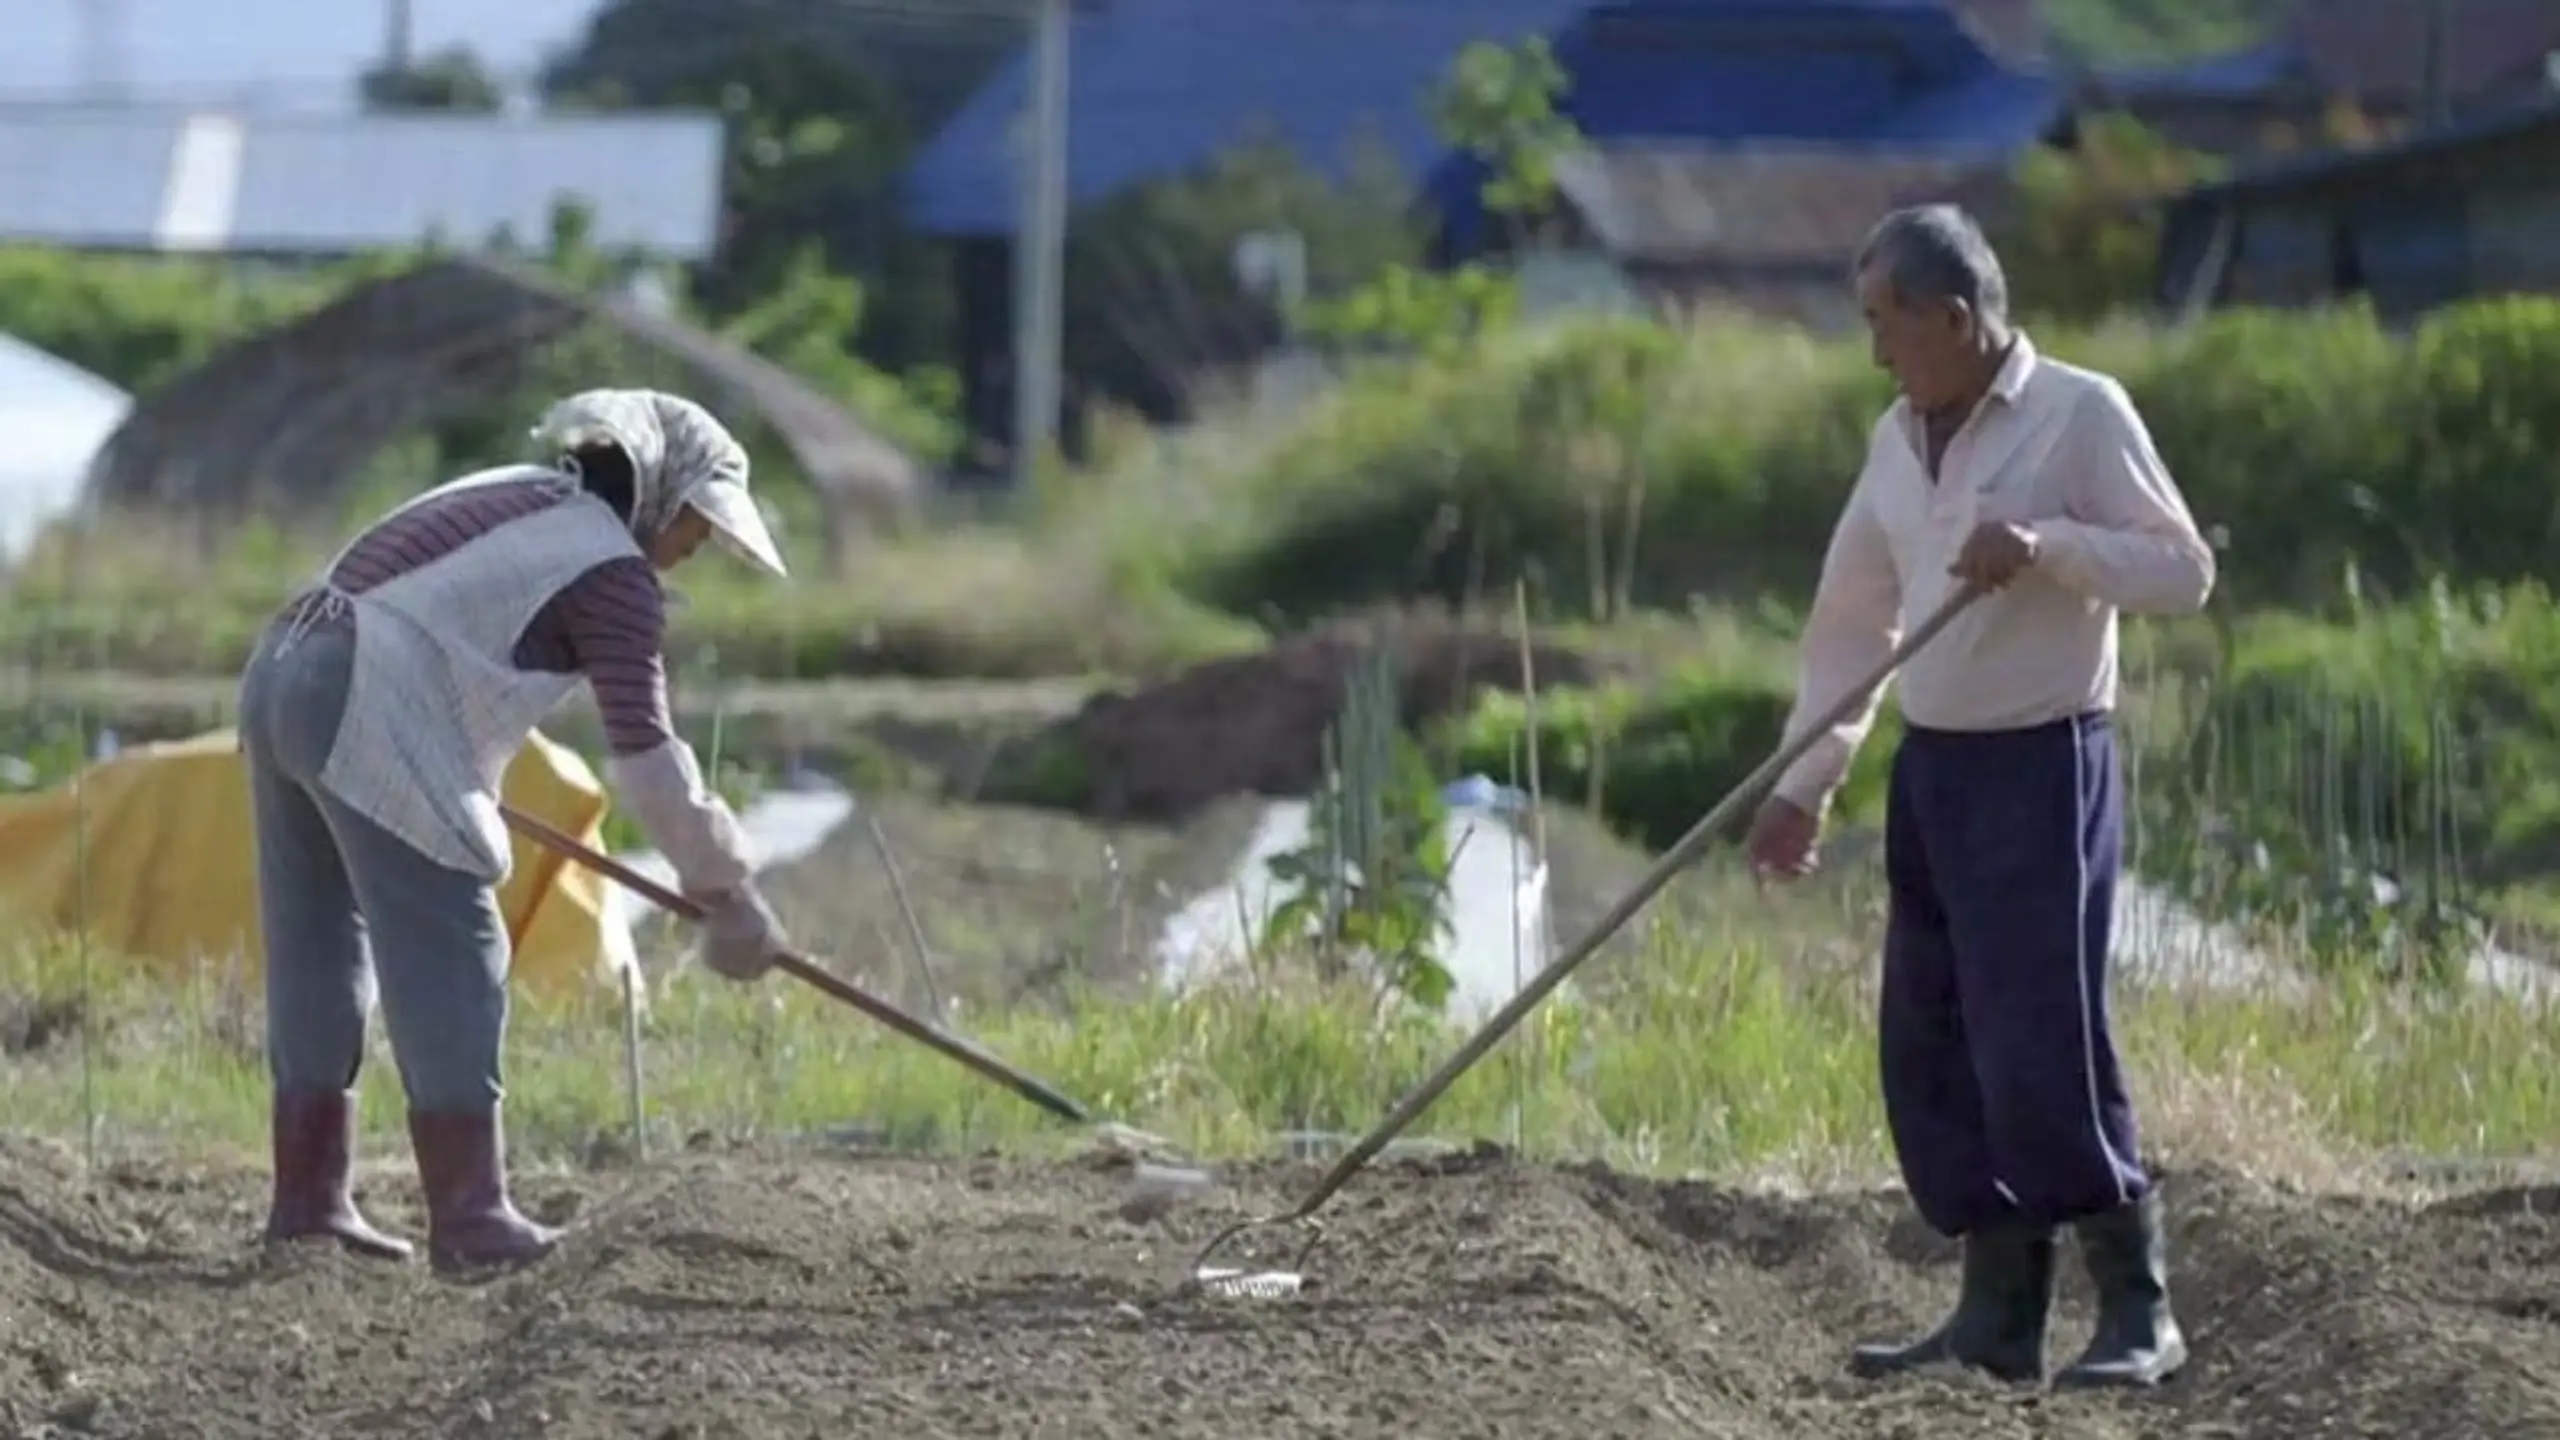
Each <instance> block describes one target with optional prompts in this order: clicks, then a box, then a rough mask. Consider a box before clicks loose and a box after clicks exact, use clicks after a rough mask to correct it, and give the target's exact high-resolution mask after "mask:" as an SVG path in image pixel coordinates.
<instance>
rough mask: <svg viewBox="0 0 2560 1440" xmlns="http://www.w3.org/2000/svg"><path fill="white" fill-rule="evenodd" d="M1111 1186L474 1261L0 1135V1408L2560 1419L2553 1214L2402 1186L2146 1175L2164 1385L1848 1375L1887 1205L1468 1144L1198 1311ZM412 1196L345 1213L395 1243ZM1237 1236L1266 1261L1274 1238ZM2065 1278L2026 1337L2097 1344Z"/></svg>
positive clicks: (385, 1421)
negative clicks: (383, 1227)
mask: <svg viewBox="0 0 2560 1440" xmlns="http://www.w3.org/2000/svg"><path fill="white" fill-rule="evenodd" d="M1308 1179H1309V1172H1308V1171H1307V1170H1306V1169H1305V1168H1303V1167H1270V1168H1264V1169H1258V1170H1255V1171H1253V1172H1251V1173H1248V1174H1244V1175H1241V1176H1236V1177H1230V1181H1231V1183H1230V1185H1229V1187H1228V1188H1226V1189H1222V1190H1221V1191H1219V1192H1218V1193H1217V1194H1216V1195H1215V1196H1213V1197H1211V1198H1210V1199H1208V1200H1205V1201H1203V1202H1201V1203H1199V1204H1197V1205H1194V1206H1189V1207H1186V1208H1183V1209H1179V1210H1176V1211H1174V1212H1173V1213H1171V1214H1169V1215H1165V1216H1160V1217H1147V1216H1143V1215H1141V1216H1137V1217H1136V1218H1132V1216H1131V1215H1130V1214H1127V1213H1124V1210H1126V1208H1127V1206H1126V1202H1127V1200H1128V1198H1129V1196H1130V1194H1131V1191H1130V1189H1129V1186H1128V1184H1127V1182H1126V1179H1125V1176H1123V1175H1121V1174H1115V1173H1113V1172H1111V1171H1109V1170H1106V1169H1104V1168H1101V1167H1099V1166H1098V1165H1097V1166H1078V1165H1071V1164H1044V1165H1032V1164H1027V1163H1016V1162H1008V1161H993V1160H989V1161H983V1162H977V1163H965V1162H955V1163H949V1164H927V1163H923V1162H911V1161H886V1160H840V1159H839V1160H828V1159H814V1158H811V1157H809V1156H806V1155H802V1156H796V1157H793V1156H775V1157H738V1156H715V1155H709V1154H697V1155H688V1156H684V1157H680V1158H677V1159H673V1160H670V1161H668V1162H665V1163H664V1164H661V1165H656V1166H652V1167H650V1168H648V1169H645V1170H641V1171H638V1172H623V1173H617V1174H605V1175H586V1176H577V1177H570V1178H566V1179H559V1180H539V1179H537V1180H534V1181H531V1182H529V1183H526V1184H524V1185H523V1186H522V1187H521V1188H522V1189H523V1191H524V1193H525V1196H526V1198H527V1200H528V1203H529V1204H530V1205H531V1206H532V1207H534V1208H537V1209H540V1210H544V1211H548V1212H550V1213H551V1214H553V1215H555V1216H557V1215H563V1214H568V1215H571V1217H572V1223H573V1224H574V1225H575V1227H576V1228H575V1231H574V1238H573V1239H572V1241H571V1243H570V1244H569V1246H568V1247H567V1248H566V1249H565V1250H564V1251H563V1252H562V1253H561V1254H560V1255H559V1256H557V1257H555V1258H554V1260H553V1261H552V1262H551V1263H550V1264H548V1265H547V1266H544V1267H542V1268H539V1269H536V1270H533V1271H529V1272H526V1273H523V1274H519V1275H515V1276H512V1277H507V1278H502V1279H498V1280H494V1281H490V1282H485V1283H480V1284H460V1283H452V1282H445V1281H439V1280H436V1279H433V1278H430V1277H429V1276H428V1275H427V1274H426V1272H425V1271H424V1269H423V1267H419V1266H412V1267H409V1268H405V1269H403V1268H394V1267H385V1266H382V1265H379V1264H367V1263H364V1262H359V1261H355V1260H352V1259H349V1258H346V1257H343V1256H340V1255H337V1254H335V1253H333V1252H326V1251H322V1252H306V1253H300V1254H293V1255H287V1256H281V1257H261V1256H260V1255H259V1254H257V1253H256V1252H255V1250H254V1249H253V1248H252V1247H251V1246H249V1245H248V1244H246V1243H245V1242H244V1238H243V1237H245V1236H246V1235H248V1234H249V1233H250V1232H251V1231H252V1230H253V1228H254V1226H255V1223H256V1220H257V1217H258V1207H259V1202H260V1200H261V1190H260V1182H259V1177H258V1176H257V1175H256V1174H255V1173H254V1172H229V1173H209V1172H203V1171H194V1170H187V1169H180V1168H173V1167H147V1166H145V1167H126V1168H123V1169H120V1170H117V1171H115V1172H113V1173H110V1174H107V1175H105V1176H102V1177H101V1178H100V1179H99V1180H97V1181H96V1182H95V1183H94V1184H89V1183H84V1182H82V1181H81V1180H80V1179H79V1178H78V1171H77V1168H76V1166H74V1165H72V1164H71V1163H69V1162H68V1161H67V1160H66V1159H65V1158H64V1157H62V1156H61V1155H60V1153H59V1152H58V1151H54V1150H50V1149H45V1148H40V1147H35V1146H29V1145H10V1146H6V1147H0V1422H5V1423H4V1424H0V1434H5V1435H35V1434H66V1435H67V1434H98V1435H112V1436H155V1437H156V1436H167V1437H200V1440H235V1437H237V1440H247V1437H260V1440H284V1437H303V1436H313V1437H317V1436H331V1437H342V1436H355V1435H365V1436H422V1437H423V1436H457V1435H503V1436H510V1437H513V1436H546V1437H571V1440H588V1437H595V1440H602V1437H617V1440H619V1437H633V1436H637V1437H644V1440H645V1437H675V1436H697V1437H710V1436H757V1437H803V1436H806V1437H821V1436H823V1437H837V1436H848V1435H879V1436H887V1437H920V1436H933V1435H1056V1436H1076V1437H1084V1436H1104V1435H1109V1436H1122V1435H1128V1436H1200V1437H1208V1436H1219V1437H1238V1436H1355V1435H1356V1436H1369V1435H1381V1436H1384V1435H1393V1436H1400V1437H1412V1436H1510V1435H1522V1436H1526V1435H1557V1436H1572V1437H1577V1440H1589V1437H1600V1436H1651V1435H1665V1436H1670V1435H1682V1436H1709V1437H1734V1440H1762V1437H1769V1440H1776V1437H1797V1440H1830V1437H1840V1440H1848V1437H1878V1436H1881V1437H1911V1440H1937V1437H1956V1440H1965V1437H1997V1440H2007V1437H2030V1436H2033V1437H2065V1436H2067V1437H2093V1440H2099V1437H2103V1440H2117V1437H2127V1440H2130V1437H2153V1436H2164V1437H2165V1436H2230V1437H2237V1436H2269V1437H2279V1436H2281V1437H2311V1436H2324V1437H2334V1436H2401V1437H2413V1436H2445V1437H2457V1436H2458V1437H2466V1440H2475V1437H2476V1440H2486V1437H2500V1440H2509V1437H2513V1440H2522V1437H2530V1436H2550V1435H2560V1333H2555V1330H2554V1321H2555V1317H2560V1283H2555V1282H2560V1225H2556V1224H2555V1222H2554V1221H2553V1220H2552V1219H2551V1218H2549V1212H2550V1210H2552V1209H2553V1208H2560V1207H2556V1206H2555V1198H2560V1197H2555V1196H2553V1195H2551V1194H2547V1193H2546V1194H2535V1193H2530V1192H2524V1191H2505V1192H2498V1193H2493V1194H2483V1195H2476V1196H2471V1197H2467V1198H2465V1199H2462V1200H2459V1201H2456V1202H2450V1203H2445V1204H2440V1205H2437V1206H2435V1207H2433V1208H2426V1209H2419V1208H2415V1207H2412V1206H2408V1205H2400V1204H2387V1203H2383V1202H2380V1201H2370V1200H2366V1201H2357V1200H2345V1199H2312V1198H2305V1197H2300V1196H2294V1195H2288V1194H2284V1193H2280V1192H2277V1191H2274V1190H2270V1189H2267V1188H2265V1187H2262V1186H2258V1185H2255V1184H2253V1183H2250V1182H2246V1181H2242V1180H2237V1179H2234V1178H2231V1177H2229V1176H2226V1175H2222V1174H2218V1173H2204V1174H2181V1175H2176V1176H2173V1177H2171V1179H2170V1181H2169V1197H2170V1203H2171V1205H2172V1206H2173V1208H2174V1214H2175V1216H2176V1233H2175V1244H2176V1250H2175V1264H2176V1277H2177V1282H2178V1291H2179V1300H2180V1303H2181V1309H2182V1312H2183V1315H2184V1318H2185V1320H2186V1323H2187V1326H2188V1328H2189V1332H2190V1334H2191V1337H2192V1339H2193V1342H2194V1345H2195V1348H2196V1351H2197V1360H2196V1362H2195V1364H2194V1365H2193V1366H2192V1367H2191V1369H2190V1370H2189V1372H2188V1373H2187V1375H2186V1376H2185V1377H2183V1378H2182V1379H2181V1380H2179V1381H2178V1382H2176V1383H2174V1384H2173V1385H2171V1386H2170V1387H2167V1388H2166V1389H2164V1390H2163V1391H2161V1392H2160V1393H2157V1394H2153V1395H2146V1396H2137V1397H2124V1396H2086V1395H2067V1394H2050V1393H2041V1394H2040V1393H2035V1392H2017V1391H2010V1390H2006V1389H2003V1388H2000V1387H1997V1386H1994V1385H1992V1384H1991V1383H1989V1382H1973V1381H1969V1380H1966V1379H1963V1378H1955V1379H1935V1378H1932V1379H1914V1380H1907V1381H1901V1382H1893V1383H1885V1384H1866V1383H1860V1382H1856V1381H1853V1380H1850V1379H1849V1378H1847V1377H1846V1376H1845V1375H1844V1374H1843V1373H1842V1371H1841V1368H1840V1359H1841V1356H1842V1353H1843V1351H1844V1349H1845V1347H1846V1346H1847V1345H1848V1344H1849V1343H1850V1342H1851V1341H1852V1340H1853V1339H1854V1338H1856V1337H1858V1336H1861V1335H1866V1334H1869V1333H1873V1332H1876V1331H1878V1330H1892V1329H1897V1328H1900V1327H1905V1326H1912V1325H1917V1324H1920V1323H1922V1322H1924V1321H1926V1320H1928V1319H1930V1318H1932V1317H1933V1315H1934V1314H1935V1312H1936V1309H1937V1307H1938V1306H1939V1304H1940V1303H1942V1301H1943V1300H1944V1298H1945V1296H1946V1294H1947V1292H1948V1288H1949V1286H1950V1285H1951V1283H1952V1271H1951V1266H1950V1261H1951V1256H1950V1254H1949V1251H1948V1248H1947V1247H1946V1246H1944V1245H1942V1244H1939V1243H1936V1242H1934V1241H1932V1240H1931V1239H1930V1238H1929V1237H1927V1236H1926V1235H1925V1234H1922V1233H1920V1232H1918V1231H1917V1230H1916V1229H1915V1227H1914V1226H1913V1225H1912V1224H1911V1222H1910V1221H1909V1220H1908V1219H1907V1218H1906V1216H1905V1212H1904V1207H1903V1206H1902V1205H1901V1203H1900V1202H1899V1201H1898V1200H1897V1199H1896V1198H1894V1197H1891V1196H1884V1195H1865V1196H1843V1197H1830V1198H1820V1199H1812V1200H1789V1199H1779V1198H1763V1197H1755V1196H1747V1195H1742V1194H1737V1193H1733V1192H1729V1191H1725V1190H1721V1189H1717V1188H1715V1187H1712V1186H1707V1185H1702V1184H1663V1183H1656V1182H1652V1181H1646V1180H1638V1179H1631V1178H1626V1177H1623V1176H1618V1175H1614V1174H1611V1173H1608V1172H1605V1171H1602V1170H1598V1169H1569V1170H1568V1169H1549V1168H1539V1167H1531V1166H1526V1165H1518V1164H1513V1163H1510V1162H1507V1161H1505V1160H1503V1159H1501V1158H1500V1157H1499V1156H1490V1155H1488V1156H1477V1157H1471V1158H1467V1159H1462V1160H1458V1161H1452V1162H1444V1163H1441V1164H1438V1165H1436V1166H1420V1165H1402V1166H1397V1167H1382V1168H1380V1169H1377V1170H1376V1171H1374V1172H1372V1173H1369V1174H1367V1175H1364V1176H1362V1177H1361V1178H1359V1179H1357V1180H1355V1181H1354V1182H1353V1184H1352V1186H1351V1187H1350V1188H1349V1189H1348V1190H1347V1191H1345V1192H1344V1193H1343V1194H1342V1195H1341V1196H1340V1197H1338V1198H1337V1199H1336V1200H1335V1202H1334V1204H1333V1206H1332V1207H1331V1208H1330V1209H1329V1210H1328V1211H1327V1212H1326V1215H1327V1217H1328V1219H1329V1221H1330V1225H1329V1235H1328V1238H1327V1241H1326V1243H1325V1245H1324V1246H1323V1247H1322V1248H1320V1249H1319V1250H1318V1251H1317V1252H1316V1253H1315V1256H1314V1258H1313V1260H1312V1261H1311V1262H1310V1265H1309V1271H1310V1273H1311V1274H1312V1275H1313V1276H1314V1278H1315V1279H1316V1281H1317V1282H1318V1283H1317V1284H1316V1286H1315V1287H1314V1288H1313V1289H1311V1290H1310V1291H1309V1292H1307V1293H1306V1294H1304V1295H1302V1296H1300V1297H1298V1298H1295V1299H1261V1300H1247V1299H1233V1298H1218V1297H1206V1296H1197V1295H1184V1294H1181V1293H1179V1292H1178V1291H1177V1289H1176V1288H1175V1282H1176V1281H1177V1280H1178V1279H1179V1278H1180V1277H1181V1276H1182V1275H1183V1274H1184V1273H1185V1272H1186V1271H1187V1268H1188V1266H1189V1263H1190V1260H1191V1257H1192V1256H1193V1254H1194V1252H1195V1250H1196V1249H1197V1247H1198V1246H1199V1245H1200V1244H1201V1243H1202V1242H1203V1241H1204V1240H1205V1239H1206V1238H1207V1237H1208V1235H1209V1234H1210V1233H1212V1232H1213V1231H1214V1230H1215V1229H1216V1228H1217V1226H1218V1225H1219V1224H1221V1223H1222V1222H1223V1221H1224V1220H1225V1219H1228V1218H1232V1217H1234V1216H1237V1215H1241V1214H1242V1213H1244V1212H1245V1211H1246V1210H1247V1209H1248V1208H1278V1207H1279V1206H1280V1204H1281V1202H1283V1201H1285V1200H1286V1199H1287V1198H1289V1197H1290V1196H1293V1195H1294V1194H1295V1193H1297V1191H1298V1189H1299V1187H1301V1186H1303V1185H1304V1184H1305V1183H1306V1182H1307V1180H1308ZM413 1198H414V1192H413V1190H412V1188H411V1187H410V1185H409V1184H408V1182H407V1180H406V1177H405V1176H404V1175H401V1174H400V1173H398V1172H396V1171H390V1172H386V1173H384V1175H383V1176H382V1178H381V1179H380V1180H379V1181H378V1182H377V1183H376V1184H375V1185H374V1186H373V1187H372V1193H371V1194H369V1195H368V1197H367V1203H368V1204H369V1205H370V1207H371V1208H372V1210H373V1212H374V1214H375V1216H376V1218H377V1219H379V1220H383V1221H387V1222H392V1223H395V1224H398V1225H401V1226H404V1227H406V1226H414V1225H415V1222H416V1219H417V1216H416V1213H415V1209H414V1206H413V1204H412V1203H411V1202H412V1200H413ZM1265 1253H1266V1255H1285V1254H1286V1252H1285V1251H1267V1252H1265ZM2086 1315H2087V1312H2086V1307H2085V1297H2084V1295H2083V1293H2082V1290H2081V1289H2080V1287H2079V1284H2078V1280H2077V1277H2076V1275H2075V1276H2074V1277H2073V1279H2072V1281H2071V1282H2070V1285H2069V1288H2068V1289H2067V1291H2066V1295H2065V1300H2064V1310H2063V1313H2062V1315H2061V1317H2060V1319H2059V1321H2058V1326H2057V1329H2058V1333H2057V1334H2056V1336H2055V1338H2054V1342H2053V1350H2054V1358H2055V1361H2056V1363H2060V1362H2061V1361H2062V1360H2064V1359H2066V1358H2067V1353H2066V1352H2067V1351H2068V1349H2069V1347H2071V1346H2073V1345H2075V1344H2076V1343H2077V1342H2078V1341H2079V1339H2080V1338H2081V1336H2082V1334H2083V1332H2084V1327H2085V1324H2086Z"/></svg>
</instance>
